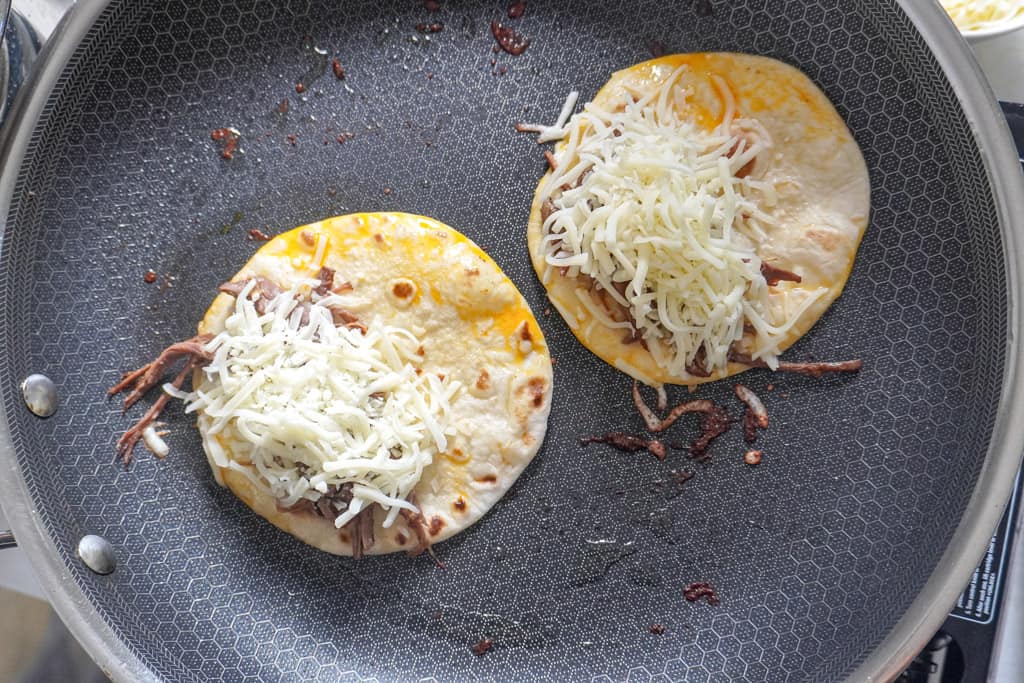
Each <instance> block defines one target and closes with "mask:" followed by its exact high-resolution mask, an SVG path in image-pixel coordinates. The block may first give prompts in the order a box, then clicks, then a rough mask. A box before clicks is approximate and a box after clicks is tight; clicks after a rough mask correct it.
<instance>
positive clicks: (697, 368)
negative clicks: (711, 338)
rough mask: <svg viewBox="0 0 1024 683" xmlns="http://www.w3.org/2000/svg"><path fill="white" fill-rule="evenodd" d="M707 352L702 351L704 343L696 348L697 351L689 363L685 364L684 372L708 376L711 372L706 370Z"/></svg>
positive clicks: (696, 375)
mask: <svg viewBox="0 0 1024 683" xmlns="http://www.w3.org/2000/svg"><path fill="white" fill-rule="evenodd" d="M706 362H707V353H706V352H705V351H704V345H703V344H701V347H700V348H699V349H697V353H695V354H694V355H693V360H692V361H691V362H690V364H689V365H687V366H686V372H687V374H689V375H693V376H694V377H710V376H711V373H710V372H708V369H707V367H706Z"/></svg>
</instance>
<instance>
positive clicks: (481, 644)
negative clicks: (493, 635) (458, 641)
mask: <svg viewBox="0 0 1024 683" xmlns="http://www.w3.org/2000/svg"><path fill="white" fill-rule="evenodd" d="M493 647H494V641H493V640H491V639H490V638H481V639H480V640H478V641H477V642H476V645H474V646H473V647H472V648H471V649H472V650H473V654H475V655H476V656H477V657H483V656H484V655H485V654H486V653H488V652H490V651H491V649H492V648H493Z"/></svg>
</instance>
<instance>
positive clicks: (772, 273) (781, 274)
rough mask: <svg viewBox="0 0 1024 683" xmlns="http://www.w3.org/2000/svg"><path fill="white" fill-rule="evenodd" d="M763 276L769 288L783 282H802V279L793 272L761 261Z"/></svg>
mask: <svg viewBox="0 0 1024 683" xmlns="http://www.w3.org/2000/svg"><path fill="white" fill-rule="evenodd" d="M761 275H763V276H764V279H765V282H767V283H768V286H769V287H774V286H775V285H777V284H779V283H780V282H782V281H786V282H800V281H801V280H802V278H801V277H800V276H799V275H797V274H796V273H794V272H793V271H791V270H785V269H783V268H777V267H775V266H773V265H772V264H770V263H768V262H767V261H761Z"/></svg>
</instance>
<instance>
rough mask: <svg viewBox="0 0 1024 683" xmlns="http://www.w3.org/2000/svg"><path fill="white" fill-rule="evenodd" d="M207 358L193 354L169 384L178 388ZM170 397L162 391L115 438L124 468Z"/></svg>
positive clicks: (129, 462)
mask: <svg viewBox="0 0 1024 683" xmlns="http://www.w3.org/2000/svg"><path fill="white" fill-rule="evenodd" d="M208 361H209V359H208V358H207V359H202V358H199V357H196V356H193V357H191V358H189V359H188V361H186V362H185V366H184V367H183V368H182V369H181V370H180V371H179V372H178V374H177V375H176V376H175V377H174V379H173V380H171V386H173V387H174V388H175V389H180V388H181V385H182V384H184V383H185V379H186V378H187V377H188V376H189V375H190V374H191V372H192V371H193V370H194V369H196V368H197V367H199V366H200V365H201V364H203V363H206V362H208ZM170 399H171V397H170V395H169V394H166V393H162V394H160V397H159V398H157V400H156V401H154V402H153V405H151V406H150V407H149V410H147V411H146V413H145V414H144V415H143V416H142V417H141V418H139V421H138V422H136V423H135V424H134V425H132V427H131V428H130V429H128V431H126V432H125V433H124V434H122V435H121V438H120V439H118V440H117V455H118V457H120V458H121V459H122V460H123V461H124V466H125V469H127V468H128V466H129V465H130V464H131V462H132V451H133V450H135V445H136V444H137V443H138V442H139V439H141V438H142V432H143V431H145V429H146V427H148V426H149V425H151V424H152V423H153V422H154V421H156V419H157V418H158V417H160V413H161V412H163V409H164V407H165V406H166V405H167V402H168V401H169V400H170Z"/></svg>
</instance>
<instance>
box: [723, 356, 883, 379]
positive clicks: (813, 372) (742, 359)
mask: <svg viewBox="0 0 1024 683" xmlns="http://www.w3.org/2000/svg"><path fill="white" fill-rule="evenodd" d="M729 360H730V361H732V362H733V363H740V364H741V365H746V366H748V367H751V368H767V367H768V364H767V363H766V362H764V361H763V360H761V359H760V358H756V359H755V358H751V357H750V356H749V355H747V354H745V353H739V352H736V351H730V352H729ZM863 365H864V363H863V362H862V361H861V360H860V359H857V360H844V361H833V362H816V361H815V362H808V363H793V362H789V361H779V368H778V370H776V372H791V373H794V374H797V375H808V376H810V377H821V376H822V375H826V374H828V373H831V372H858V371H860V369H861V367H862V366H863Z"/></svg>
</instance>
